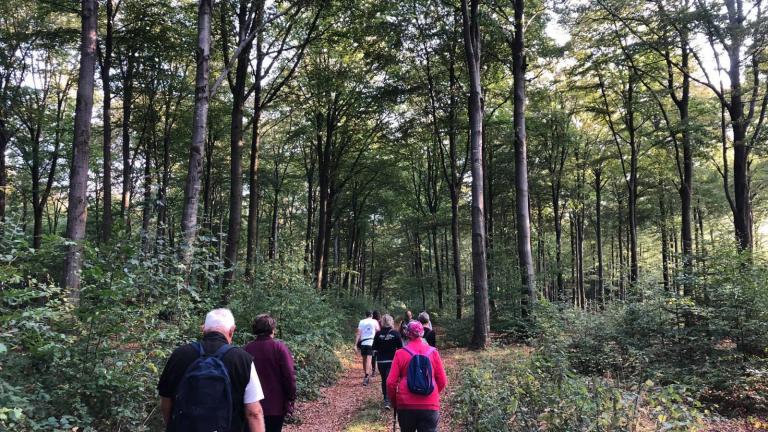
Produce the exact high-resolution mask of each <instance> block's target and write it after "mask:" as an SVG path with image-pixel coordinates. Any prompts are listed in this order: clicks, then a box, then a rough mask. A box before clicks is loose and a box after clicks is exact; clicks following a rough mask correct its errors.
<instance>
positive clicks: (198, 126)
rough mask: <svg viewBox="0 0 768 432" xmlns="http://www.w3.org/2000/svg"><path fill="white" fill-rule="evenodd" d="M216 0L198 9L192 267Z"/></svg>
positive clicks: (186, 249)
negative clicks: (213, 14)
mask: <svg viewBox="0 0 768 432" xmlns="http://www.w3.org/2000/svg"><path fill="white" fill-rule="evenodd" d="M212 3H213V1H212V0H200V2H199V5H198V9H197V50H196V53H195V59H196V62H197V67H196V72H195V108H194V114H193V117H192V142H191V144H190V146H189V162H188V165H187V178H186V181H185V184H184V207H183V210H182V214H181V232H182V236H183V243H182V245H181V254H182V258H183V261H184V264H186V265H188V264H189V263H190V261H191V259H192V254H193V252H194V250H193V248H194V244H195V237H196V235H197V207H198V201H199V195H200V177H201V174H202V167H203V159H204V158H205V139H206V130H207V127H208V103H209V99H208V98H209V90H208V77H209V75H210V71H209V61H210V55H211V14H212V11H211V9H212Z"/></svg>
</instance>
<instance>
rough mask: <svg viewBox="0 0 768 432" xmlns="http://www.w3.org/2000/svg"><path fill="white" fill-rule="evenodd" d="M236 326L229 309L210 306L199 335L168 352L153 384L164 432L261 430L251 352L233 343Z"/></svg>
mask: <svg viewBox="0 0 768 432" xmlns="http://www.w3.org/2000/svg"><path fill="white" fill-rule="evenodd" d="M235 328H236V326H235V318H234V316H232V312H231V311H230V310H229V309H223V308H222V309H214V310H212V311H210V312H208V314H207V315H206V317H205V323H204V324H203V325H202V331H203V337H202V339H201V340H199V341H195V342H192V343H189V344H186V345H183V346H181V347H179V348H177V349H176V350H175V351H174V352H173V353H172V354H171V357H169V358H168V362H167V363H166V364H165V368H164V369H163V374H162V375H161V376H160V382H159V384H158V385H157V390H158V393H159V394H160V405H161V408H162V412H163V419H164V420H165V424H166V432H196V431H200V432H203V431H205V432H210V431H213V430H218V431H232V432H241V431H246V430H249V431H250V432H264V415H263V413H262V409H261V404H260V402H259V401H261V400H262V399H264V393H263V391H262V389H261V383H260V382H259V377H258V375H257V374H256V368H255V367H254V364H253V358H252V357H251V355H250V354H248V353H247V352H245V351H244V350H242V349H240V348H238V347H234V346H232V345H231V344H232V336H233V335H234V334H235ZM246 426H247V429H246Z"/></svg>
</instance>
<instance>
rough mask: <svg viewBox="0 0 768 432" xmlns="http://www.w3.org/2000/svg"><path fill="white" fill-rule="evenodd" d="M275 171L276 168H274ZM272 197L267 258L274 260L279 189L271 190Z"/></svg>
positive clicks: (275, 254) (275, 255)
mask: <svg viewBox="0 0 768 432" xmlns="http://www.w3.org/2000/svg"><path fill="white" fill-rule="evenodd" d="M275 173H277V170H275ZM275 181H278V180H275ZM273 193H274V197H273V198H272V219H271V221H272V223H271V224H270V230H269V252H268V256H269V260H270V261H274V260H275V259H276V258H277V231H278V228H279V219H278V217H277V216H278V209H279V206H280V190H279V189H274V190H273Z"/></svg>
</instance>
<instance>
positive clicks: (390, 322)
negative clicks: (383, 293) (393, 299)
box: [381, 314, 395, 327]
mask: <svg viewBox="0 0 768 432" xmlns="http://www.w3.org/2000/svg"><path fill="white" fill-rule="evenodd" d="M381 326H382V327H394V326H395V320H394V319H393V318H392V315H390V314H384V315H383V316H382V317H381Z"/></svg>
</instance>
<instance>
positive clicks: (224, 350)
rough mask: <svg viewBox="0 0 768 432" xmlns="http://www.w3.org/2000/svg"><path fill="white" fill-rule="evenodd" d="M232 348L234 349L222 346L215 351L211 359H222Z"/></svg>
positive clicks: (225, 345)
mask: <svg viewBox="0 0 768 432" xmlns="http://www.w3.org/2000/svg"><path fill="white" fill-rule="evenodd" d="M232 348H234V346H232V345H230V344H224V345H222V346H221V347H219V349H217V350H216V352H215V353H214V354H213V357H216V358H217V359H219V360H221V359H223V358H224V355H225V354H227V353H228V352H229V350H231V349H232Z"/></svg>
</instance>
